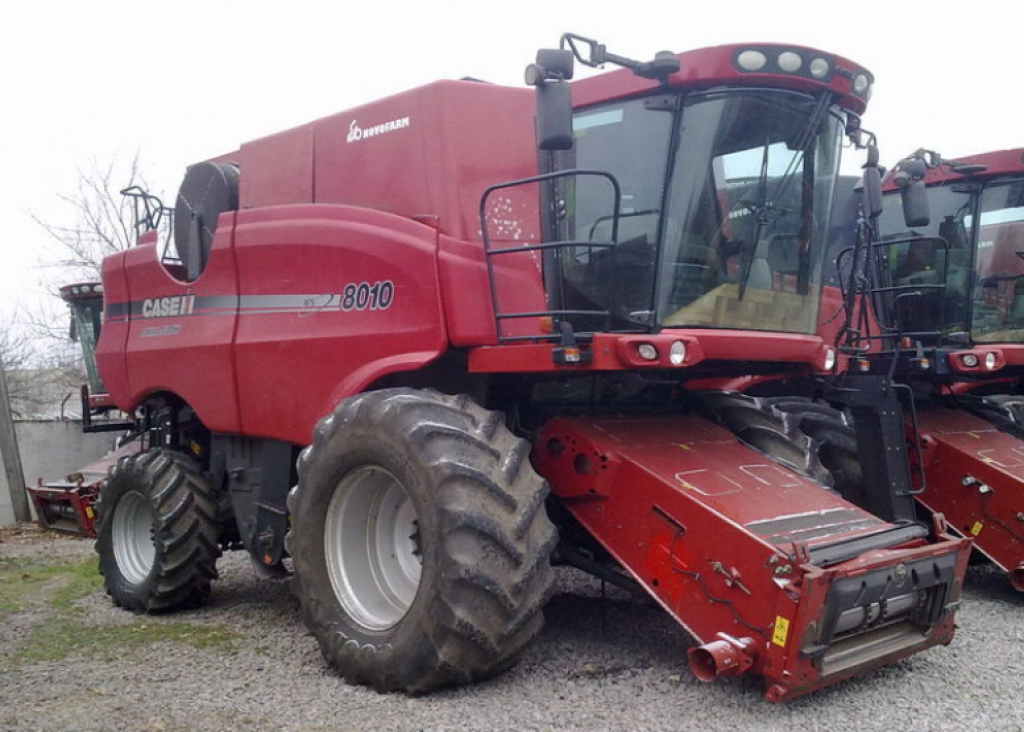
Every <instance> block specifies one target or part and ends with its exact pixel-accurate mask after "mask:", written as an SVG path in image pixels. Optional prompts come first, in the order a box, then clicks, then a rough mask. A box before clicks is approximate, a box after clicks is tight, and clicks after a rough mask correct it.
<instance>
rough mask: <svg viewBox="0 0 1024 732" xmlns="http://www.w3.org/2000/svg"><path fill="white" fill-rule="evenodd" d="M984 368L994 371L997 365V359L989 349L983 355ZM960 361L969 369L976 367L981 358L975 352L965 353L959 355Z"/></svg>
mask: <svg viewBox="0 0 1024 732" xmlns="http://www.w3.org/2000/svg"><path fill="white" fill-rule="evenodd" d="M984 359H985V360H984V363H985V369H986V370H987V371H995V370H996V366H998V365H999V359H998V358H996V354H995V353H993V352H992V351H989V352H988V353H986V354H985V356H984ZM960 363H962V364H963V365H964V366H965V367H967V368H969V369H973V368H977V367H978V366H979V365H980V364H981V363H982V360H981V358H979V357H978V354H976V353H965V354H963V355H962V356H960Z"/></svg>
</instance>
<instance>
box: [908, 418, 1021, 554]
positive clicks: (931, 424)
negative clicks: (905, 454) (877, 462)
mask: <svg viewBox="0 0 1024 732" xmlns="http://www.w3.org/2000/svg"><path fill="white" fill-rule="evenodd" d="M918 427H919V431H920V435H921V438H922V441H923V444H922V447H923V449H924V456H923V459H924V464H925V470H926V472H925V475H926V478H927V490H925V492H924V493H922V494H921V495H920V496H918V500H919V501H921V503H923V504H924V505H925V506H927V507H928V508H929V509H930V510H931V511H933V512H939V513H942V514H943V515H944V516H945V517H946V519H947V520H948V521H949V523H950V525H951V526H953V527H955V528H956V529H957V531H959V532H960V533H962V534H963V535H964V536H973V537H974V545H975V546H976V547H977V548H978V551H980V552H981V553H983V554H984V555H985V556H987V557H988V558H989V559H991V560H992V561H993V562H995V563H996V564H997V565H998V566H999V567H1000V568H1002V569H1003V570H1004V571H1007V572H1013V571H1015V570H1016V571H1024V442H1021V441H1020V440H1018V439H1016V438H1015V437H1013V436H1011V435H1008V434H1005V433H1003V432H1000V431H999V430H997V429H996V428H995V427H994V426H993V425H992V424H990V423H989V422H987V421H985V420H983V419H981V418H980V417H976V416H974V415H972V414H970V413H969V412H966V411H963V410H952V409H944V408H941V407H935V408H933V409H929V410H927V411H925V412H922V413H921V414H919V415H918Z"/></svg>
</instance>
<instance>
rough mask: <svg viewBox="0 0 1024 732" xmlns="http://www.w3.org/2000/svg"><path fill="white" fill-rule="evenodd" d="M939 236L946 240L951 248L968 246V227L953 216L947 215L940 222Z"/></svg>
mask: <svg viewBox="0 0 1024 732" xmlns="http://www.w3.org/2000/svg"><path fill="white" fill-rule="evenodd" d="M939 236H941V237H942V238H943V239H945V240H946V242H947V243H948V244H949V248H950V249H966V248H967V227H966V226H964V222H963V221H959V220H957V219H956V218H954V217H953V216H947V217H946V218H944V219H943V220H942V223H941V224H939Z"/></svg>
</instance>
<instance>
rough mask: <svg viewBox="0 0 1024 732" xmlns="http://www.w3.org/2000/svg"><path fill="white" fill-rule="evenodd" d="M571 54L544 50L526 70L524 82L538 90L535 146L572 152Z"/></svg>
mask: <svg viewBox="0 0 1024 732" xmlns="http://www.w3.org/2000/svg"><path fill="white" fill-rule="evenodd" d="M572 73H573V56H572V51H568V50H565V51H563V50H558V49H543V50H540V51H538V52H537V63H535V64H530V65H529V66H528V67H527V68H526V83H527V84H529V85H530V86H533V87H535V88H536V90H537V97H536V98H537V147H538V148H540V149H541V150H571V149H572V90H571V89H570V88H569V82H568V80H569V79H571V78H572Z"/></svg>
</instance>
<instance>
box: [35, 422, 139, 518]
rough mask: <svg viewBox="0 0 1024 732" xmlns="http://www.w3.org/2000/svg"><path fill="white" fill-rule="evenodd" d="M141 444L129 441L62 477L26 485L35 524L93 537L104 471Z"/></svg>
mask: <svg viewBox="0 0 1024 732" xmlns="http://www.w3.org/2000/svg"><path fill="white" fill-rule="evenodd" d="M141 445H142V443H141V441H138V440H136V441H134V442H130V443H128V444H126V445H123V446H122V447H120V448H118V449H117V450H114V451H112V452H109V453H107V454H106V455H104V456H103V457H101V458H99V459H98V460H94V461H93V462H91V463H89V464H88V465H86V466H84V467H82V468H79V469H78V470H76V471H75V472H74V473H71V474H70V475H68V476H66V478H65V479H64V480H59V481H52V482H50V483H43V481H42V480H40V481H39V483H38V485H34V486H28V487H26V489H25V490H26V491H27V492H28V495H29V498H30V499H31V500H32V505H33V507H34V508H35V512H36V521H37V522H38V523H39V525H40V526H42V527H43V528H44V529H51V530H53V531H63V532H67V533H71V534H78V535H79V536H84V537H88V538H95V537H96V528H95V522H96V512H95V510H94V509H93V506H94V505H95V503H96V500H97V499H98V498H99V494H100V488H101V486H102V485H103V482H104V481H105V480H106V479H107V473H108V472H109V471H110V468H112V467H113V466H114V464H115V463H117V461H118V460H120V459H121V458H122V457H125V456H127V455H131V454H134V453H136V452H138V451H139V450H140V449H141ZM69 514H70V515H69ZM72 516H73V517H74V518H72Z"/></svg>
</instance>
